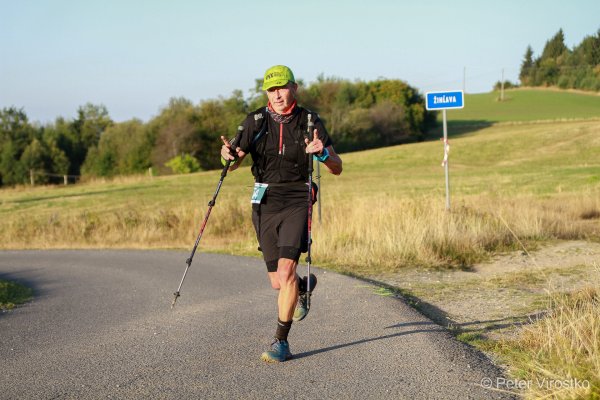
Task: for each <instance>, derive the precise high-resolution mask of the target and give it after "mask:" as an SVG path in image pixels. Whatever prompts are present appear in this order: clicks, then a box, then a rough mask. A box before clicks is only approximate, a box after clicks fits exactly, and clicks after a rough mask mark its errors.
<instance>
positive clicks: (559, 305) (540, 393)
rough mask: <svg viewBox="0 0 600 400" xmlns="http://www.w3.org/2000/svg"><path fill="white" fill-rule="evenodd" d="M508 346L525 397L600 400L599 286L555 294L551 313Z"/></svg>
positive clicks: (514, 372) (528, 327)
mask: <svg viewBox="0 0 600 400" xmlns="http://www.w3.org/2000/svg"><path fill="white" fill-rule="evenodd" d="M513 345H514V346H513ZM509 346H510V347H512V348H513V349H516V351H515V350H511V352H510V355H511V358H512V362H511V364H512V365H513V368H512V370H513V371H512V372H513V374H515V375H516V376H518V379H522V381H523V382H527V385H526V388H527V391H526V392H525V393H524V395H525V397H526V398H532V399H541V398H544V399H598V398H600V286H596V287H588V288H586V289H583V290H580V291H578V292H576V293H574V294H569V295H565V294H554V295H552V296H551V304H550V307H549V312H548V314H547V315H546V316H545V317H544V318H542V319H540V320H539V321H536V322H535V323H533V324H532V325H530V326H527V327H525V328H524V329H523V331H522V333H521V336H520V338H519V340H518V341H516V343H511V344H509Z"/></svg>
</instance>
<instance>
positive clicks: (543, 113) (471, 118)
mask: <svg viewBox="0 0 600 400" xmlns="http://www.w3.org/2000/svg"><path fill="white" fill-rule="evenodd" d="M499 97H500V93H499V92H490V93H479V94H466V95H465V108H463V109H461V110H448V111H447V116H448V121H449V122H451V123H454V124H461V123H474V122H475V123H476V122H481V123H485V122H488V123H493V122H510V121H540V120H543V121H546V120H557V119H589V118H600V95H595V94H584V93H575V92H567V91H559V90H547V89H512V90H507V91H505V98H504V101H502V102H501V101H499ZM438 119H440V120H441V113H439V116H438Z"/></svg>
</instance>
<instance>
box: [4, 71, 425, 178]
mask: <svg viewBox="0 0 600 400" xmlns="http://www.w3.org/2000/svg"><path fill="white" fill-rule="evenodd" d="M298 97H299V103H300V104H302V105H304V106H306V107H308V108H310V109H312V110H314V111H315V112H317V113H319V115H320V116H321V119H322V120H323V121H324V122H325V124H326V127H327V129H328V130H329V133H330V135H331V137H332V139H333V141H334V144H335V148H336V150H337V151H342V152H343V151H351V150H362V149H368V148H374V147H382V146H389V145H393V144H398V143H402V142H406V141H415V140H421V139H422V138H423V137H424V134H425V132H426V130H427V129H428V128H429V127H430V126H431V125H433V124H434V123H435V115H434V114H432V113H430V112H427V111H426V110H425V101H424V98H423V96H422V95H421V94H419V92H418V91H417V90H416V89H415V88H413V87H411V86H409V85H408V84H407V83H405V82H403V81H400V80H390V79H380V80H376V81H371V82H362V81H355V82H351V81H348V80H344V79H337V78H324V77H323V76H320V77H319V78H318V79H317V81H316V82H314V83H312V84H310V85H304V84H303V82H299V90H298ZM264 105H266V96H265V94H264V92H262V91H261V90H260V80H257V85H256V89H255V90H254V91H253V94H252V95H251V96H250V97H249V98H244V97H243V95H242V92H241V91H239V90H237V91H234V92H233V93H232V95H231V96H230V97H229V98H219V99H215V100H207V101H202V102H200V103H199V104H193V103H192V102H191V101H189V100H187V99H184V98H172V99H171V100H170V101H169V104H168V105H167V106H166V107H164V108H163V109H162V110H161V112H160V113H159V114H158V115H157V116H155V117H154V118H152V119H151V120H150V121H148V122H147V123H144V122H142V121H140V120H136V119H132V120H130V121H125V122H121V123H116V122H114V121H112V119H111V118H110V116H109V113H108V110H107V109H106V107H104V106H103V105H94V104H86V105H84V106H81V107H80V108H79V109H78V110H77V117H76V118H75V119H72V120H66V119H65V118H63V117H58V118H57V119H56V120H55V122H54V123H50V124H46V125H42V126H40V125H39V124H36V123H31V122H30V121H29V120H28V118H27V115H26V113H25V111H24V110H23V109H18V108H16V107H10V108H4V109H2V110H0V186H3V185H15V184H24V183H28V182H29V181H30V180H31V179H34V180H35V182H36V183H62V182H63V176H64V175H68V176H70V177H74V178H78V177H80V176H82V177H83V178H85V177H91V176H115V175H123V174H134V173H141V172H144V171H146V170H147V169H148V168H149V167H152V168H153V169H154V171H156V172H157V173H163V174H168V173H172V172H173V171H174V170H173V168H172V167H173V165H172V163H171V164H169V165H170V167H169V166H167V163H168V162H169V161H170V160H173V159H176V157H179V158H184V157H189V156H192V157H193V158H195V159H196V160H197V165H198V166H199V168H201V169H211V168H220V166H221V164H220V161H219V149H220V147H221V141H220V140H219V136H221V135H225V136H232V135H233V133H234V132H235V131H236V127H237V126H238V125H239V123H240V122H241V121H242V120H243V118H244V117H245V115H246V114H247V113H248V112H250V111H252V110H254V109H256V108H258V107H260V106H264ZM188 161H189V160H188ZM194 165H196V164H195V163H194ZM195 168H196V167H194V169H195ZM175 170H177V171H184V170H185V169H177V168H175Z"/></svg>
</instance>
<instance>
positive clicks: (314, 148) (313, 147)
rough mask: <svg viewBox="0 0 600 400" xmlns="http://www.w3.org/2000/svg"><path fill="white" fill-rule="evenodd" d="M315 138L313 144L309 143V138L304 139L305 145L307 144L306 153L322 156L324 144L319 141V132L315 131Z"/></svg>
mask: <svg viewBox="0 0 600 400" xmlns="http://www.w3.org/2000/svg"><path fill="white" fill-rule="evenodd" d="M313 134H314V137H313V140H312V142H309V141H308V138H305V139H304V143H306V152H307V153H308V154H316V155H318V156H319V155H321V154H322V153H323V142H322V141H321V139H319V136H318V132H317V130H316V129H315V130H314V132H313Z"/></svg>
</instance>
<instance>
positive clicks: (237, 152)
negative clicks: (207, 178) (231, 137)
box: [221, 136, 246, 161]
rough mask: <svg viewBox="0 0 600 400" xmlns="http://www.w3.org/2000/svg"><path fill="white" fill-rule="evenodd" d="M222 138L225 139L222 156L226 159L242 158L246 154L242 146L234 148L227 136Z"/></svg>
mask: <svg viewBox="0 0 600 400" xmlns="http://www.w3.org/2000/svg"><path fill="white" fill-rule="evenodd" d="M221 140H222V141H223V146H221V157H223V158H224V159H225V160H232V161H235V160H236V158H242V157H244V156H245V155H246V153H244V152H243V151H242V149H241V148H239V147H236V148H232V147H231V145H230V144H229V141H228V140H227V138H226V137H225V136H221Z"/></svg>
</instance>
